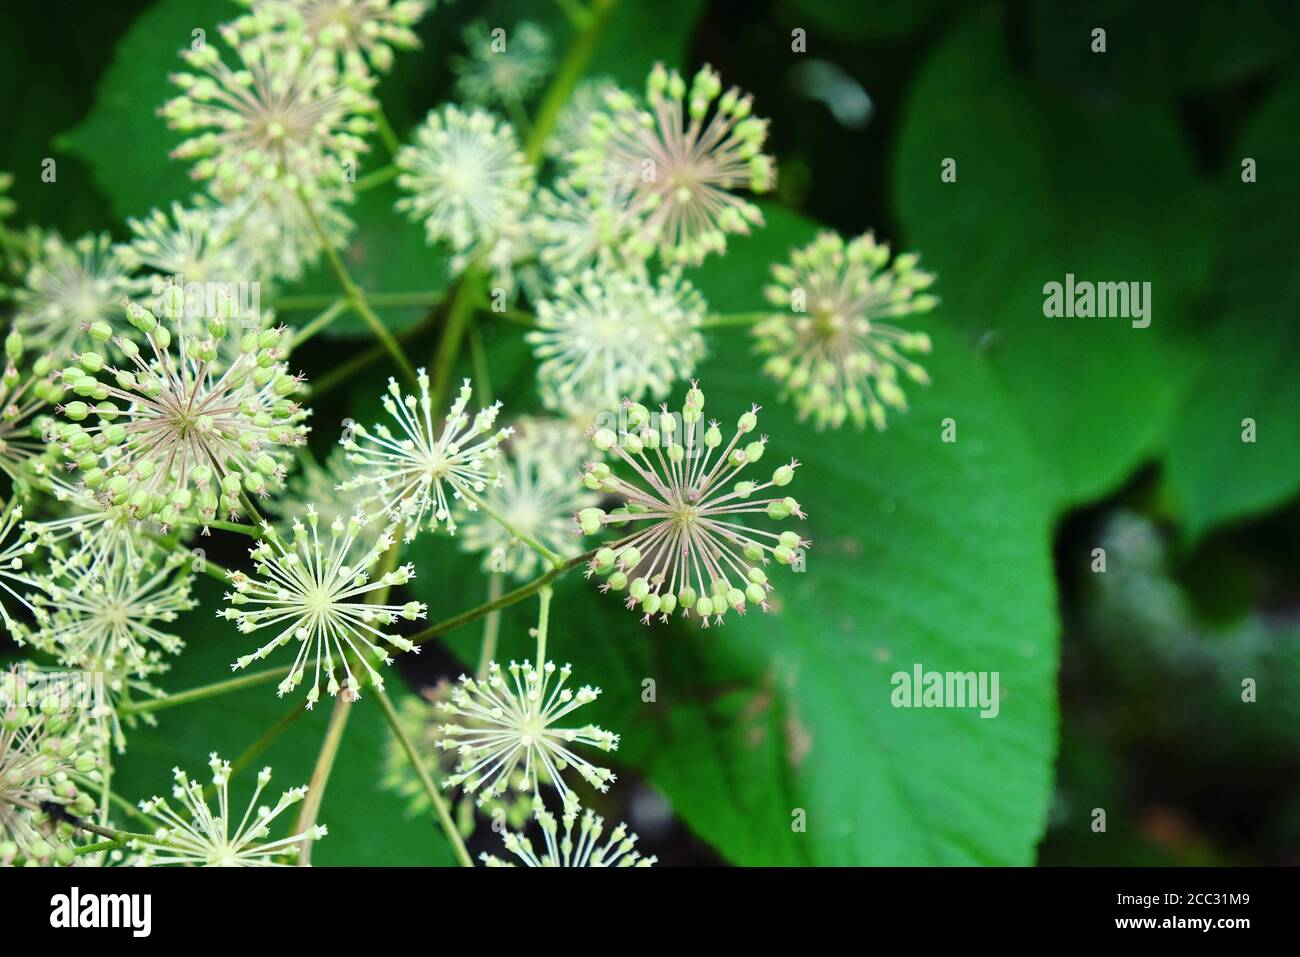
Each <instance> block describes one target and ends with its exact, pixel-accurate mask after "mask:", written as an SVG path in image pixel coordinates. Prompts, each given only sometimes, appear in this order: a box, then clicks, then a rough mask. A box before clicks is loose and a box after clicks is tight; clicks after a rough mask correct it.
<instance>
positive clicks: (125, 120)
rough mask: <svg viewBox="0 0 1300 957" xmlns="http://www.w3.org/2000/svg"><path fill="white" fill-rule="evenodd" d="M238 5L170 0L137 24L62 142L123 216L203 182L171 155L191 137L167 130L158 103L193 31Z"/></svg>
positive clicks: (179, 196)
mask: <svg viewBox="0 0 1300 957" xmlns="http://www.w3.org/2000/svg"><path fill="white" fill-rule="evenodd" d="M233 9H234V8H233V7H228V6H226V5H224V4H223V5H214V4H213V3H212V2H211V0H163V2H161V3H157V4H155V5H154V6H152V7H150V8H149V9H148V10H147V11H145V12H144V13H143V14H141V15H140V17H139V18H138V19H137V20H136V21H135V22H134V23H133V24H132V25H131V29H130V30H128V31H127V33H126V35H125V36H124V37H123V38H122V40H121V42H120V43H119V44H118V47H117V52H116V53H115V54H114V56H113V62H112V64H111V65H110V66H109V68H108V70H107V71H106V72H105V73H104V77H103V79H102V80H100V83H99V89H98V90H97V91H96V94H95V106H94V108H93V109H92V110H91V111H90V113H89V115H88V116H87V117H86V118H85V119H84V120H83V121H82V122H81V123H80V124H79V125H78V126H77V127H76V128H74V129H72V130H69V131H68V132H67V133H66V134H64V135H63V136H62V137H60V138H59V143H60V145H61V146H62V147H63V148H65V149H67V150H70V151H71V152H72V153H73V154H75V155H77V156H79V157H81V159H82V160H84V161H85V162H86V164H87V165H88V166H89V167H90V169H91V172H92V174H93V176H94V178H95V182H96V183H97V184H98V185H99V188H100V189H101V190H102V191H103V193H104V195H105V196H106V197H108V200H109V203H110V204H111V205H112V207H113V210H114V212H116V213H117V216H118V218H119V219H123V220H124V219H126V218H127V217H128V216H143V215H144V214H145V213H147V212H148V211H149V209H150V208H152V207H155V206H157V207H158V208H160V209H165V208H166V207H167V205H168V204H169V203H170V202H171V201H172V200H183V199H185V198H186V197H187V196H189V195H190V194H191V193H192V192H195V190H196V188H197V187H196V185H195V184H194V183H193V182H192V181H191V180H190V176H189V171H188V170H187V169H186V167H185V165H184V164H183V163H178V162H176V161H174V160H172V159H171V158H169V156H168V155H167V154H168V153H169V152H171V150H172V149H174V148H175V147H176V146H177V145H178V144H179V143H180V142H181V140H182V139H183V138H184V137H182V136H181V135H180V134H179V133H176V132H174V131H172V130H169V129H167V124H166V123H164V122H163V120H162V118H161V117H159V116H158V108H159V107H161V106H162V104H163V102H164V101H165V100H166V99H167V98H168V97H170V96H172V95H173V94H174V92H175V90H174V87H173V86H172V85H171V83H170V82H168V79H167V78H168V76H170V75H171V74H172V73H173V72H174V71H175V70H176V69H177V68H178V66H179V64H180V60H179V59H178V57H177V53H178V52H179V51H180V50H183V49H185V48H186V47H188V46H189V45H190V44H191V43H192V42H194V36H193V33H192V31H194V30H206V31H208V32H209V33H212V34H213V39H215V27H216V25H217V23H218V22H220V20H221V19H222V18H224V17H225V16H227V15H228V14H229V12H230V11H231V10H233Z"/></svg>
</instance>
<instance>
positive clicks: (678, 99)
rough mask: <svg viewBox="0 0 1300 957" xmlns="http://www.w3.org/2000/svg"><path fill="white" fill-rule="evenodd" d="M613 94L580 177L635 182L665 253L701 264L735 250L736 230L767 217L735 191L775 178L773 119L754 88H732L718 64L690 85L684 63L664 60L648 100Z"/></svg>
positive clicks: (583, 154)
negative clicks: (770, 146)
mask: <svg viewBox="0 0 1300 957" xmlns="http://www.w3.org/2000/svg"><path fill="white" fill-rule="evenodd" d="M605 102H606V107H607V112H603V113H597V114H595V115H594V116H593V117H592V122H591V124H590V125H589V127H588V130H587V140H586V147H585V148H584V149H583V150H580V151H579V154H578V155H577V156H576V157H575V162H576V163H577V165H578V166H579V168H580V176H579V180H580V182H582V183H583V185H586V186H587V187H588V188H594V187H595V186H597V185H598V184H600V183H602V182H606V181H608V180H611V179H612V180H614V181H615V182H617V183H619V184H620V185H621V186H623V187H624V188H626V189H627V190H629V191H630V193H631V195H632V196H633V200H632V202H633V204H634V205H635V207H636V209H637V210H638V211H639V212H640V213H641V214H642V216H643V217H644V220H645V229H646V236H647V238H648V239H650V240H651V241H653V242H654V244H655V245H656V246H657V247H658V249H659V255H660V256H661V257H662V259H663V260H664V262H666V263H682V264H689V265H697V264H699V263H700V262H702V261H703V259H704V257H705V256H706V255H708V254H709V253H711V252H718V253H721V252H723V251H724V250H725V249H726V237H727V234H729V233H742V234H745V233H748V232H749V229H750V227H751V226H756V225H761V224H762V222H763V216H762V213H761V212H760V210H759V209H758V207H757V206H755V205H754V204H753V203H750V202H748V201H747V200H744V199H742V198H741V197H739V196H737V195H736V194H735V193H734V192H733V191H734V190H736V189H738V188H741V189H748V190H750V191H752V192H754V193H765V192H767V191H768V190H770V189H772V187H773V186H774V185H775V183H776V167H775V164H774V162H773V160H772V157H770V156H768V155H767V154H765V153H764V152H763V143H764V141H765V140H766V139H767V120H763V119H759V118H758V117H755V116H753V115H752V106H751V100H750V97H749V96H747V95H742V94H741V93H740V91H739V90H737V89H735V88H734V87H733V88H732V89H730V90H728V91H727V92H726V93H723V92H722V83H721V81H720V80H719V79H718V74H717V73H715V72H714V71H713V69H712V68H711V67H709V66H705V67H704V68H703V69H701V70H700V71H699V72H698V73H696V74H695V78H694V79H693V80H692V81H691V84H690V87H689V89H688V87H687V84H686V82H685V80H683V79H682V77H681V76H680V75H679V74H678V73H677V71H676V70H671V71H670V70H666V69H665V68H664V66H663V64H656V66H655V68H654V69H653V70H652V71H651V73H650V76H649V78H648V79H647V80H646V94H645V104H644V105H642V104H641V103H640V102H638V100H637V99H636V98H634V97H632V96H631V95H629V94H627V93H625V92H623V91H622V90H617V91H612V92H609V93H607V94H606V97H605ZM647 107H648V108H647Z"/></svg>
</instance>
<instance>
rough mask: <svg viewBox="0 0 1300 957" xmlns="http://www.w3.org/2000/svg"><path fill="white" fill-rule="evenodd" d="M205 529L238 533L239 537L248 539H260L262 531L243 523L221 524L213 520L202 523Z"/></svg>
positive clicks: (257, 527)
mask: <svg viewBox="0 0 1300 957" xmlns="http://www.w3.org/2000/svg"><path fill="white" fill-rule="evenodd" d="M202 524H203V525H204V526H205V527H207V528H215V529H217V530H218V531H222V532H238V533H239V534H240V535H247V536H248V537H249V538H261V537H262V535H263V532H262V529H261V528H260V527H259V526H257V525H248V524H246V523H244V522H222V521H218V520H216V519H213V520H212V521H210V522H203V523H202Z"/></svg>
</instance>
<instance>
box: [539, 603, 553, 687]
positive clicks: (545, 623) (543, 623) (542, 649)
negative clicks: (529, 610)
mask: <svg viewBox="0 0 1300 957" xmlns="http://www.w3.org/2000/svg"><path fill="white" fill-rule="evenodd" d="M538 597H539V598H540V599H541V600H542V607H541V610H540V611H539V612H538V613H537V667H538V668H541V667H543V666H544V665H545V664H546V631H547V629H548V628H549V627H550V625H551V586H550V585H547V586H546V587H544V588H543V589H542V590H541V591H540V592H539V593H538Z"/></svg>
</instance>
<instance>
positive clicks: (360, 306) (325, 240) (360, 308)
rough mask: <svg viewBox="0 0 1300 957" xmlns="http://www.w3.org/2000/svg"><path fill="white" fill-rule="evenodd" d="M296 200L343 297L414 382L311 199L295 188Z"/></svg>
mask: <svg viewBox="0 0 1300 957" xmlns="http://www.w3.org/2000/svg"><path fill="white" fill-rule="evenodd" d="M298 200H299V201H300V202H301V203H302V207H303V209H304V210H306V212H307V218H308V220H309V221H310V222H311V226H312V230H313V231H314V232H315V233H316V237H317V239H319V240H320V244H321V247H322V248H323V249H324V250H325V258H326V259H327V260H329V264H330V268H331V269H332V270H334V276H335V278H336V279H338V281H339V285H340V286H342V287H343V292H344V294H345V295H346V296H347V298H348V301H349V302H350V303H351V304H352V309H353V311H354V312H356V314H357V315H359V316H360V317H361V318H362V319H364V320H365V323H366V325H368V326H369V327H370V331H371V332H373V333H374V334H375V338H376V339H378V340H379V341H380V342H381V343H382V344H383V346H384V348H385V349H387V350H388V354H389V355H390V356H392V357H393V362H395V363H396V364H397V368H398V370H399V371H400V372H401V373H402V375H403V376H405V377H406V378H407V379H408V380H409V381H410V382H412V383H414V382H415V370H414V369H413V368H411V363H410V360H408V359H407V358H406V353H404V352H402V348H401V346H399V345H398V343H397V340H396V339H394V338H393V334H392V333H391V332H389V330H388V327H387V326H385V325H384V324H383V322H382V321H381V320H380V318H379V317H378V316H377V315H375V311H374V310H373V309H371V308H370V304H369V303H368V302H367V301H366V294H365V293H364V292H363V291H362V289H361V287H360V286H358V285H357V284H356V281H355V280H353V278H352V274H351V273H350V272H348V267H347V266H346V265H345V264H344V262H343V257H342V256H340V255H339V251H338V250H337V249H335V248H334V244H333V243H331V242H330V240H329V237H328V236H327V235H326V234H325V230H324V229H323V228H322V227H321V224H320V219H319V218H318V217H317V216H316V210H314V209H312V205H311V202H310V201H309V200H308V199H307V196H306V194H305V193H303V192H302V190H301V189H300V190H299V191H298Z"/></svg>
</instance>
